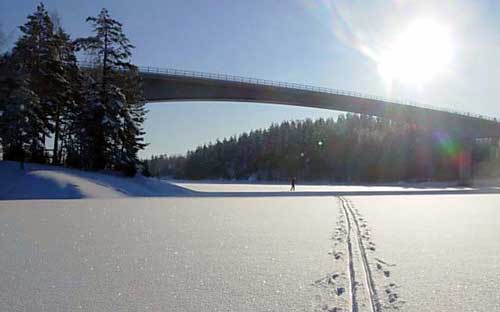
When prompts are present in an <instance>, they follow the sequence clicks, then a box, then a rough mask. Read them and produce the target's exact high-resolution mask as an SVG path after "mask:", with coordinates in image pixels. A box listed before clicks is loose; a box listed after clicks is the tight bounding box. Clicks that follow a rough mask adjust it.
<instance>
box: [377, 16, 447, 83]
mask: <svg viewBox="0 0 500 312" xmlns="http://www.w3.org/2000/svg"><path fill="white" fill-rule="evenodd" d="M453 52H454V46H453V42H452V37H451V33H450V30H449V28H448V27H446V26H445V25H441V24H439V23H437V22H436V21H433V20H430V19H419V20H416V21H414V22H413V23H411V24H410V25H409V27H408V28H406V29H405V30H403V31H402V32H401V33H400V34H399V36H397V37H396V38H395V39H394V41H393V42H392V43H390V44H389V45H388V46H387V48H386V49H384V50H383V51H382V53H381V55H380V57H379V59H378V60H377V63H378V70H379V73H380V74H381V76H382V77H383V78H384V80H386V81H389V82H393V81H396V80H397V81H401V82H408V83H419V84H421V83H425V82H428V81H430V80H432V79H433V78H435V77H436V76H437V75H438V74H440V73H442V72H444V71H446V70H447V69H449V67H450V63H451V60H452V56H453Z"/></svg>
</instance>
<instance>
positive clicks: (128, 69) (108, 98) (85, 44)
mask: <svg viewBox="0 0 500 312" xmlns="http://www.w3.org/2000/svg"><path fill="white" fill-rule="evenodd" d="M87 22H90V23H91V25H92V28H93V32H94V36H91V37H87V38H81V39H78V40H77V41H76V42H77V45H78V46H79V47H80V48H81V49H83V50H84V51H86V52H88V53H89V55H91V56H93V60H92V61H93V63H94V65H95V69H94V70H93V71H91V76H92V78H91V79H92V80H93V83H92V91H91V93H90V94H89V95H88V96H87V99H88V106H89V110H88V113H89V116H90V117H91V118H90V120H89V121H90V123H89V124H88V125H87V132H88V134H89V135H90V136H91V139H90V144H89V147H90V149H91V154H92V155H93V159H92V164H91V167H92V168H94V169H102V168H104V167H106V166H108V167H112V168H114V169H117V170H123V171H125V172H126V173H127V174H129V175H133V174H135V172H136V168H137V164H138V158H137V153H138V151H139V150H141V149H143V148H144V146H145V145H144V144H143V139H142V136H143V134H144V133H143V131H142V123H143V122H144V115H145V110H144V102H143V99H142V96H141V93H140V85H139V83H140V81H139V75H138V71H137V68H136V67H135V66H134V65H132V64H131V63H130V57H131V55H132V53H131V50H132V49H133V48H134V47H133V45H131V44H130V42H129V40H128V39H127V37H126V36H125V34H124V33H123V30H122V24H121V23H120V22H118V21H116V20H114V19H112V18H111V17H110V16H109V14H108V11H107V10H106V9H102V10H101V12H100V13H99V15H98V16H97V17H88V18H87Z"/></svg>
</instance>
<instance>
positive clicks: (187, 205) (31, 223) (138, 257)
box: [0, 198, 337, 311]
mask: <svg viewBox="0 0 500 312" xmlns="http://www.w3.org/2000/svg"><path fill="white" fill-rule="evenodd" d="M336 213H337V211H336V209H335V201H332V200H331V199H326V198H319V199H312V200H311V199H294V198H279V199H278V198H275V199H273V200H272V201H270V200H268V199H262V198H260V199H259V198H246V199H242V198H237V199H236V198H229V199H224V198H175V199H174V198H154V199H147V198H134V199H111V200H102V199H88V200H71V201H68V200H58V201H48V200H37V201H3V202H0V220H1V223H0V224H1V232H0V249H1V250H2V252H1V253H0V306H2V311H78V310H83V311H309V310H311V307H312V306H313V305H314V304H315V302H316V301H317V300H319V298H317V295H319V294H317V292H318V289H317V288H316V287H314V286H312V283H313V282H314V281H315V280H318V279H320V278H322V277H324V276H325V275H326V274H328V273H329V270H330V269H331V256H329V255H328V251H329V249H330V245H331V243H330V240H329V236H330V233H331V231H332V228H333V225H334V223H335V221H336Z"/></svg>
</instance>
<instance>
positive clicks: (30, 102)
mask: <svg viewBox="0 0 500 312" xmlns="http://www.w3.org/2000/svg"><path fill="white" fill-rule="evenodd" d="M0 72H1V73H2V74H1V75H0V86H1V87H0V140H1V143H2V147H3V153H4V159H10V160H18V161H24V159H25V157H26V154H27V152H29V155H30V157H31V158H33V152H37V151H39V149H40V148H41V147H42V148H43V135H44V134H45V133H43V132H40V131H39V129H43V128H44V125H43V121H42V120H41V119H40V118H39V116H40V111H41V105H40V100H39V98H38V96H37V95H36V93H35V92H33V91H32V90H31V89H30V81H29V77H28V76H27V75H26V74H24V73H23V72H22V71H21V70H20V67H19V66H18V64H15V63H13V62H12V59H11V56H9V55H4V56H3V57H2V59H1V60H0Z"/></svg>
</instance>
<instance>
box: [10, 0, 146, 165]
mask: <svg viewBox="0 0 500 312" xmlns="http://www.w3.org/2000/svg"><path fill="white" fill-rule="evenodd" d="M85 21H86V22H87V23H89V24H90V25H89V26H90V27H89V28H90V29H91V31H92V35H91V36H89V37H86V38H78V39H75V40H73V39H72V38H71V37H70V35H69V34H68V33H66V32H65V31H64V29H63V28H62V26H61V25H60V23H59V22H58V18H57V17H56V18H54V17H52V16H51V15H50V14H49V13H48V11H47V10H46V9H45V7H44V5H43V4H39V5H38V6H37V8H36V10H35V12H33V13H32V14H31V15H29V16H28V17H27V21H26V23H25V24H23V25H21V26H20V27H19V29H20V31H21V35H20V37H19V38H18V39H17V41H16V42H15V44H14V46H13V48H12V49H11V50H10V51H7V52H6V53H4V54H3V55H0V144H1V147H2V153H3V159H6V160H17V161H21V162H23V161H25V160H26V161H31V162H37V163H45V162H51V163H53V164H56V165H60V164H64V165H67V166H72V167H77V168H84V169H93V170H100V169H111V170H119V171H123V172H125V173H126V174H129V175H133V174H135V172H136V171H137V167H138V164H139V159H138V157H137V153H138V151H139V150H141V149H143V148H144V146H145V144H144V143H143V134H144V133H143V131H142V123H143V122H144V115H145V110H144V101H143V98H142V95H141V89H140V79H139V75H138V70H137V67H136V66H134V65H132V64H131V63H130V59H131V55H132V52H131V51H132V49H133V48H134V47H133V45H132V44H130V42H129V40H128V39H127V37H126V35H125V34H124V32H123V30H122V24H121V23H120V22H118V21H116V20H114V19H113V18H112V17H111V16H110V15H109V13H108V11H107V10H106V9H102V10H101V12H100V13H99V14H98V15H97V16H95V17H88V18H87V19H86V20H84V18H83V17H82V23H83V22H85ZM2 41H3V39H2V37H0V44H1V43H2ZM77 55H78V56H82V57H85V58H86V60H88V61H90V62H92V66H91V68H90V67H81V66H80V64H79V63H78V61H77ZM49 138H51V139H52V142H53V144H52V145H49ZM48 149H50V150H51V153H50V154H49V153H48V151H47V150H48Z"/></svg>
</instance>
